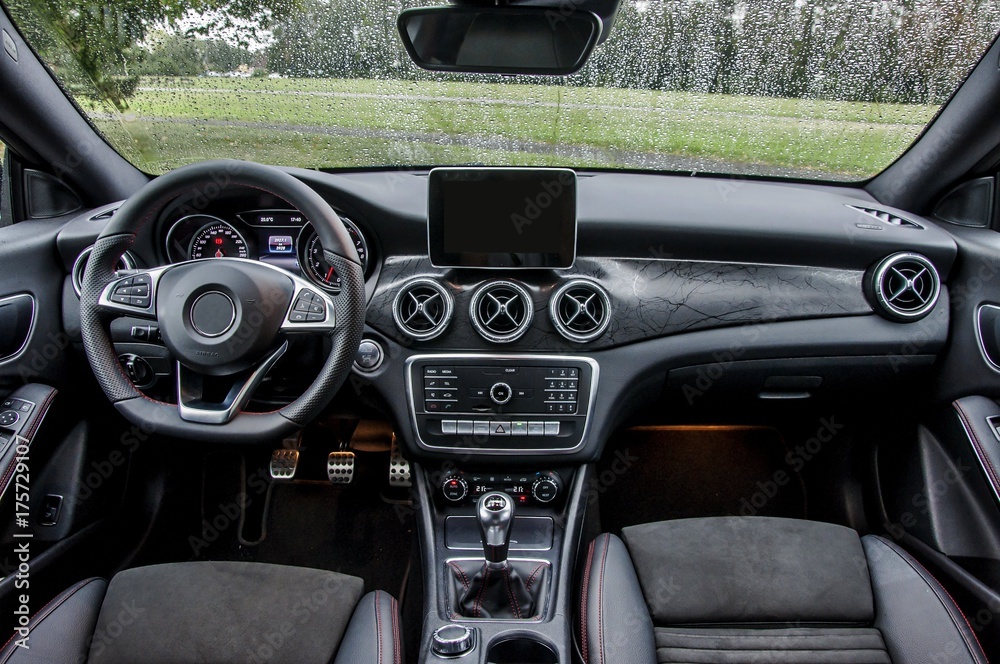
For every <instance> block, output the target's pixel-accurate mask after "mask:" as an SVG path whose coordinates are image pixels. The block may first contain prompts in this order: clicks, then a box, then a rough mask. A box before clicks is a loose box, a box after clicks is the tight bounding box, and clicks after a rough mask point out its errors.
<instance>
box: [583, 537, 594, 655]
mask: <svg viewBox="0 0 1000 664" xmlns="http://www.w3.org/2000/svg"><path fill="white" fill-rule="evenodd" d="M595 544H597V540H596V539H595V540H594V541H593V542H591V543H590V547H588V549H587V562H586V564H585V565H584V568H583V593H582V594H581V595H580V597H581V600H580V642H581V643H580V650H581V653H580V654H581V655H582V656H583V663H584V664H588V663H589V662H590V659H589V658H588V652H587V651H588V644H587V593H588V592H589V590H590V566H591V564H592V563H593V562H594V545H595Z"/></svg>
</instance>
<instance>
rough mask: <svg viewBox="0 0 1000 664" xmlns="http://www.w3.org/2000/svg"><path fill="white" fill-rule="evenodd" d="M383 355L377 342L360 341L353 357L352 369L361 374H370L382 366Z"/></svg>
mask: <svg viewBox="0 0 1000 664" xmlns="http://www.w3.org/2000/svg"><path fill="white" fill-rule="evenodd" d="M383 359H385V354H384V352H383V350H382V346H380V345H379V343H378V342H377V341H373V340H371V339H362V340H361V345H359V346H358V352H357V354H356V355H355V356H354V368H355V369H357V370H358V371H361V372H362V373H371V372H373V371H375V370H376V369H378V368H379V367H380V366H382V360H383Z"/></svg>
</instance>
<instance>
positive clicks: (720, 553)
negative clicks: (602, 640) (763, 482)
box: [622, 517, 874, 625]
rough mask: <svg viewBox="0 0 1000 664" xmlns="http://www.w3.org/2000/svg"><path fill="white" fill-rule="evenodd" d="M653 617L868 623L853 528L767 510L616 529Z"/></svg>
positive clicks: (867, 587)
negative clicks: (761, 514)
mask: <svg viewBox="0 0 1000 664" xmlns="http://www.w3.org/2000/svg"><path fill="white" fill-rule="evenodd" d="M622 538H623V539H624V540H625V544H626V546H627V547H628V551H629V554H630V555H631V558H632V563H633V564H634V565H635V570H636V573H637V574H638V576H639V583H640V585H641V586H642V589H643V595H644V596H645V599H646V604H647V605H648V607H649V612H650V614H651V615H652V617H653V621H654V622H655V623H656V624H658V625H659V624H663V625H670V624H692V623H761V622H764V623H770V622H797V623H811V622H812V623H845V622H846V623H870V622H871V621H872V620H873V618H874V603H873V600H872V591H871V582H870V581H869V579H868V567H867V564H866V562H865V553H864V551H863V550H862V548H861V541H860V540H859V539H858V534H857V533H856V532H855V531H853V530H851V529H850V528H844V527H843V526H836V525H832V524H828V523H818V522H814V521H801V520H797V519H779V518H772V517H717V518H706V519H680V520H677V521H663V522H660V523H650V524H644V525H641V526H632V527H629V528H625V529H623V530H622Z"/></svg>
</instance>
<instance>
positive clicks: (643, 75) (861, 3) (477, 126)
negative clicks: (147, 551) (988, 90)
mask: <svg viewBox="0 0 1000 664" xmlns="http://www.w3.org/2000/svg"><path fill="white" fill-rule="evenodd" d="M415 4H416V3H412V2H405V3H403V4H400V2H398V0H237V1H236V2H225V1H224V0H201V1H200V2H198V3H190V4H187V3H185V2H183V0H181V1H180V2H178V1H177V0H103V1H102V2H93V1H91V0H7V1H6V6H7V8H8V11H9V12H10V13H11V14H12V16H13V18H14V20H15V21H16V22H17V24H18V25H19V27H20V29H21V30H22V32H23V33H24V34H25V36H26V38H27V39H28V41H29V42H30V43H31V44H32V45H33V46H34V48H35V49H36V51H37V52H38V53H39V54H40V55H41V57H42V59H43V60H44V61H45V62H46V63H47V64H48V65H49V67H50V68H51V69H52V71H53V72H54V74H55V75H56V77H57V78H58V79H59V80H60V81H61V82H62V83H63V85H64V86H65V87H66V89H67V90H68V91H69V94H70V95H71V96H72V97H73V98H74V99H75V100H76V102H77V103H78V104H79V105H80V107H81V108H82V109H83V110H84V112H85V113H86V114H87V115H88V116H89V117H90V118H91V119H92V121H93V122H94V124H95V125H96V126H97V127H98V128H99V129H100V130H101V131H102V132H103V133H104V134H105V136H106V137H107V139H108V140H109V142H110V143H111V144H112V145H114V146H115V147H116V148H117V149H118V150H119V151H120V152H121V153H122V154H123V155H125V156H126V157H127V158H128V159H129V160H131V161H132V162H133V163H134V164H135V165H136V166H138V167H139V168H141V169H142V170H144V171H147V172H150V173H162V172H164V171H166V170H169V169H171V168H174V167H177V166H181V165H183V164H187V163H191V162H195V161H200V160H203V159H210V158H217V157H233V158H240V159H250V160H253V161H260V162H264V163H270V164H278V165H288V166H303V167H310V168H345V167H346V168H351V167H383V166H387V167H398V166H402V167H406V166H433V165H444V164H451V165H457V164H486V165H503V166H507V165H534V166H573V167H578V168H599V169H649V170H666V171H681V172H707V173H731V174H754V175H765V176H777V177H796V178H810V179H820V180H840V181H857V180H862V179H865V178H868V177H870V176H872V175H874V174H876V173H878V172H879V171H881V170H882V169H883V168H885V167H886V166H888V165H889V164H890V163H891V162H892V161H893V160H894V159H895V158H896V157H898V156H899V155H900V154H901V153H902V152H903V151H904V150H905V149H906V148H907V147H908V146H909V145H910V144H911V143H912V142H913V140H914V139H915V138H916V137H917V136H918V135H919V134H920V132H921V131H922V130H923V128H924V126H925V125H926V124H927V123H928V122H929V121H930V120H931V119H932V118H933V117H934V115H935V113H937V111H938V110H939V108H940V106H941V104H942V103H944V102H945V101H946V100H947V99H948V97H949V96H950V95H951V94H952V92H953V91H954V90H955V89H956V88H957V86H958V85H959V84H960V83H961V81H962V80H963V79H964V78H965V76H966V75H967V74H968V72H969V71H970V70H971V68H972V67H973V66H974V64H975V63H976V62H977V61H978V59H979V58H980V57H981V56H982V54H983V52H984V51H985V50H986V48H987V47H988V45H989V43H990V41H991V40H992V38H993V36H994V35H995V34H996V32H997V30H998V27H1000V3H996V2H991V1H975V0H887V1H883V2H871V1H868V0H794V1H785V0H753V1H737V0H676V1H668V0H660V1H657V0H622V4H621V8H620V11H619V13H618V15H617V18H616V20H615V24H614V28H613V30H612V34H611V37H610V38H609V39H608V40H607V41H606V42H605V43H603V44H601V45H600V46H598V47H597V49H596V50H595V52H594V55H593V56H592V58H591V60H590V62H589V63H588V64H587V65H586V66H585V67H584V69H583V70H581V72H579V73H578V74H576V75H574V76H570V77H566V78H546V79H541V78H529V77H499V76H458V75H440V74H431V73H428V72H424V71H422V70H420V69H418V68H417V67H416V66H414V65H413V64H412V63H411V62H410V60H409V59H408V57H407V56H406V53H405V51H404V50H403V48H402V46H401V44H400V42H399V39H398V36H397V34H396V28H395V20H396V16H397V15H398V13H399V11H400V10H401V9H402V8H404V7H409V6H414V5H415ZM194 7H196V8H194Z"/></svg>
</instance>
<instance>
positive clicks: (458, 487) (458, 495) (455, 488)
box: [441, 475, 469, 503]
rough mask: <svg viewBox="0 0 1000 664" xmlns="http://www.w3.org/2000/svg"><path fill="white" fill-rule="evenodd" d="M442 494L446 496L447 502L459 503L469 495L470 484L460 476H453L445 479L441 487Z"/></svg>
mask: <svg viewBox="0 0 1000 664" xmlns="http://www.w3.org/2000/svg"><path fill="white" fill-rule="evenodd" d="M441 493H443V494H444V497H445V499H446V500H450V501H451V502H453V503H458V502H461V501H462V500H464V499H465V497H466V496H467V495H469V484H468V482H466V481H465V480H464V479H462V478H461V477H459V476H458V475H452V476H450V477H447V478H445V481H444V483H443V484H442V485H441Z"/></svg>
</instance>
